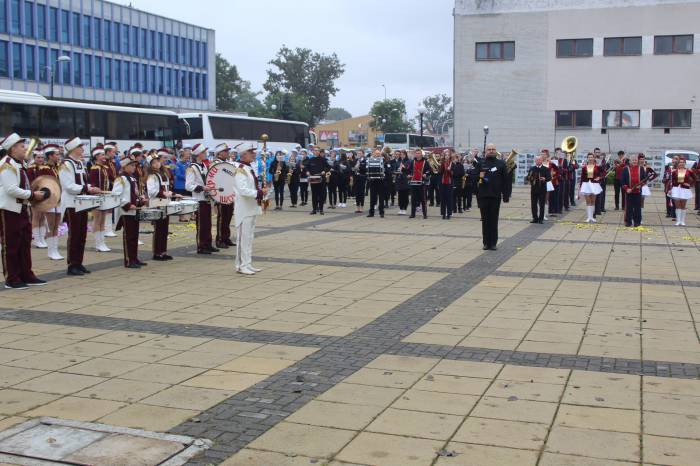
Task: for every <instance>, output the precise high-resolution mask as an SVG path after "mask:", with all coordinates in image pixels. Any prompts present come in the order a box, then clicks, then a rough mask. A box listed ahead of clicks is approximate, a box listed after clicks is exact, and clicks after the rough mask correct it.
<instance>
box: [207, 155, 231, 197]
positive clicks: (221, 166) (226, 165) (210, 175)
mask: <svg viewBox="0 0 700 466" xmlns="http://www.w3.org/2000/svg"><path fill="white" fill-rule="evenodd" d="M237 171H238V167H237V166H236V165H234V164H232V163H230V162H219V163H215V164H213V165H212V166H211V167H210V168H209V171H208V172H207V180H206V187H205V190H208V191H211V190H214V191H216V195H214V196H212V197H211V199H212V200H213V201H214V202H216V203H217V204H233V201H234V199H235V196H234V191H233V178H234V177H235V176H236V172H237Z"/></svg>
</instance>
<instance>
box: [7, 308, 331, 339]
mask: <svg viewBox="0 0 700 466" xmlns="http://www.w3.org/2000/svg"><path fill="white" fill-rule="evenodd" d="M0 320H14V321H18V322H32V323H43V324H54V325H67V326H70V327H82V328H96V329H101V330H125V331H129V332H147V333H158V334H162V335H177V336H185V337H208V338H218V339H220V340H235V341H245V342H251V343H274V344H278V345H292V346H311V347H315V346H321V345H324V344H328V343H329V342H331V341H333V340H337V339H338V338H340V337H330V336H325V335H312V334H308V333H292V332H277V331H272V330H254V329H246V328H228V327H216V326H212V325H201V324H175V323H170V322H158V321H154V320H138V319H124V318H120V317H104V316H93V315H88V314H76V313H68V312H51V311H35V310H27V309H0Z"/></svg>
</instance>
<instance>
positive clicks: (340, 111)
mask: <svg viewBox="0 0 700 466" xmlns="http://www.w3.org/2000/svg"><path fill="white" fill-rule="evenodd" d="M348 118H352V115H351V114H350V112H348V111H347V110H345V109H344V108H340V107H331V108H329V109H328V112H326V116H325V117H323V119H324V120H331V121H339V120H347V119H348Z"/></svg>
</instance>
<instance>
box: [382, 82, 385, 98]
mask: <svg viewBox="0 0 700 466" xmlns="http://www.w3.org/2000/svg"><path fill="white" fill-rule="evenodd" d="M382 87H383V88H384V100H386V84H382Z"/></svg>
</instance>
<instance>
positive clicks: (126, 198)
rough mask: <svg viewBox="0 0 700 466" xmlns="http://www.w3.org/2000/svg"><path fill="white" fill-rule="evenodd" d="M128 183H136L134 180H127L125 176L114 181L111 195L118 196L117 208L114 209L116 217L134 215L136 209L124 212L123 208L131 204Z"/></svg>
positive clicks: (129, 185) (129, 184)
mask: <svg viewBox="0 0 700 466" xmlns="http://www.w3.org/2000/svg"><path fill="white" fill-rule="evenodd" d="M130 181H134V182H136V178H133V177H132V179H131V180H129V177H127V176H126V175H120V176H118V177H117V179H116V180H114V187H113V188H112V194H116V195H118V196H119V208H118V209H114V212H115V213H116V214H117V216H118V217H119V216H122V215H131V216H133V215H136V209H130V210H124V209H123V207H125V206H127V205H129V204H131V183H130ZM137 196H138V193H137Z"/></svg>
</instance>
